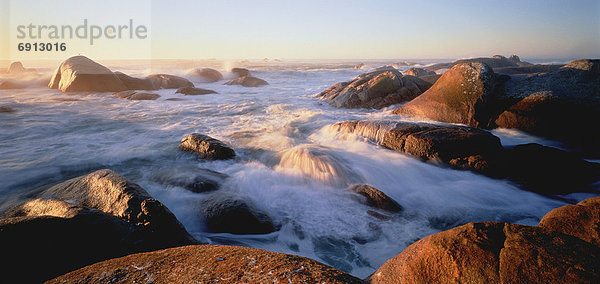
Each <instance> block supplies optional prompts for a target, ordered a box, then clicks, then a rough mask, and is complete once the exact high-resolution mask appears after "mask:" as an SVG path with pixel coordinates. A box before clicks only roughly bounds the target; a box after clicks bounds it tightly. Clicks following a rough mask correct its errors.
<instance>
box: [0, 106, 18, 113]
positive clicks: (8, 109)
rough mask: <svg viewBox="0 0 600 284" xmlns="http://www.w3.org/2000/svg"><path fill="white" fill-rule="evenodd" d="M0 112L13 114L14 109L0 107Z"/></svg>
mask: <svg viewBox="0 0 600 284" xmlns="http://www.w3.org/2000/svg"><path fill="white" fill-rule="evenodd" d="M0 112H15V109H14V108H11V107H7V106H0Z"/></svg>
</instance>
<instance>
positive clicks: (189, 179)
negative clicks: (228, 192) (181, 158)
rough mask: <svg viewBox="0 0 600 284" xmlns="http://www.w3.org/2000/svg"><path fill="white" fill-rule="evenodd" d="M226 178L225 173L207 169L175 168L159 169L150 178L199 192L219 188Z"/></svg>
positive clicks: (164, 183) (160, 182)
mask: <svg viewBox="0 0 600 284" xmlns="http://www.w3.org/2000/svg"><path fill="white" fill-rule="evenodd" d="M226 178H227V175H226V174H222V173H219V172H215V171H211V170H208V169H197V168H175V169H169V170H164V171H161V172H159V173H157V174H156V175H154V176H153V177H152V178H151V179H152V181H154V182H156V183H159V184H162V185H165V186H168V185H170V186H179V187H183V188H185V189H187V190H189V191H191V192H195V193H201V192H208V191H213V190H217V189H219V186H220V185H221V184H222V183H223V181H224V180H225V179H226Z"/></svg>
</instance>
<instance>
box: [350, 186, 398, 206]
mask: <svg viewBox="0 0 600 284" xmlns="http://www.w3.org/2000/svg"><path fill="white" fill-rule="evenodd" d="M349 189H350V190H351V191H353V192H356V193H358V194H360V195H362V196H364V197H365V198H366V204H367V205H369V206H371V207H374V208H379V209H383V210H386V211H390V212H400V211H402V206H400V204H398V202H396V201H394V200H393V199H392V198H390V197H389V196H387V195H385V193H383V192H381V191H379V190H378V189H376V188H374V187H372V186H369V185H366V184H356V185H353V186H351V187H350V188H349Z"/></svg>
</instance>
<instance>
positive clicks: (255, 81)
mask: <svg viewBox="0 0 600 284" xmlns="http://www.w3.org/2000/svg"><path fill="white" fill-rule="evenodd" d="M225 85H242V86H244V87H260V86H264V85H269V83H267V81H265V80H263V79H259V78H256V77H252V76H249V75H248V76H244V77H239V78H237V79H233V80H231V81H229V82H227V83H225Z"/></svg>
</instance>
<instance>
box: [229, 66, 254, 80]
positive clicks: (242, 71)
mask: <svg viewBox="0 0 600 284" xmlns="http://www.w3.org/2000/svg"><path fill="white" fill-rule="evenodd" d="M231 73H233V75H235V77H236V78H239V77H245V76H250V71H249V70H248V69H246V68H231Z"/></svg>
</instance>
